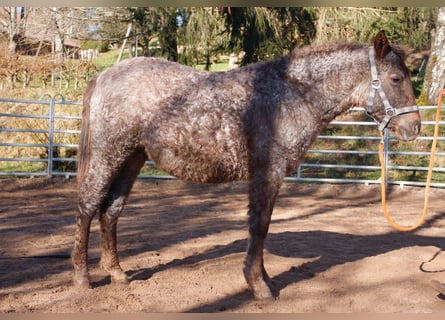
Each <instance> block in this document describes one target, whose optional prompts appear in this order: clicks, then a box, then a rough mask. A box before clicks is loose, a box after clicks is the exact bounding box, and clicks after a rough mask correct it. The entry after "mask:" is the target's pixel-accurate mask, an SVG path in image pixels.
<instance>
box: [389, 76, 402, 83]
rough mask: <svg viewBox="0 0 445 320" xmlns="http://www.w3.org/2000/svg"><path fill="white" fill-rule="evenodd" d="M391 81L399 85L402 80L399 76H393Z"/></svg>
mask: <svg viewBox="0 0 445 320" xmlns="http://www.w3.org/2000/svg"><path fill="white" fill-rule="evenodd" d="M391 81H392V83H394V84H398V83H400V82H401V81H402V79H401V78H400V77H399V76H396V75H393V76H391Z"/></svg>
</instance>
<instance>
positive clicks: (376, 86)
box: [366, 47, 419, 131]
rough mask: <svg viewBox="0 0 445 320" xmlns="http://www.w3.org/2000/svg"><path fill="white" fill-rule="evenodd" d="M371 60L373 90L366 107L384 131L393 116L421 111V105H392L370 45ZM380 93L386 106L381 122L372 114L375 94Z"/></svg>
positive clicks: (367, 111)
mask: <svg viewBox="0 0 445 320" xmlns="http://www.w3.org/2000/svg"><path fill="white" fill-rule="evenodd" d="M369 62H370V63H371V76H372V81H371V92H370V93H369V98H368V105H367V108H366V113H367V114H368V115H369V116H370V117H371V118H373V119H374V121H375V122H376V123H377V125H378V128H379V130H380V131H383V130H384V129H385V128H386V127H387V126H388V124H389V122H390V121H391V119H392V118H394V117H396V116H398V115H401V114H404V113H409V112H417V111H419V107H418V106H417V105H414V106H407V107H403V108H398V109H396V108H394V107H393V106H391V104H390V103H389V101H388V98H387V97H386V94H385V92H384V91H383V89H382V86H381V81H380V79H379V77H378V74H377V67H376V64H375V53H374V48H373V47H369ZM377 92H378V93H379V95H380V98H381V99H382V102H383V105H384V106H385V117H384V118H383V119H382V121H381V122H379V121H378V120H377V119H376V118H375V117H374V116H373V115H372V107H373V105H374V98H375V94H376V93H377Z"/></svg>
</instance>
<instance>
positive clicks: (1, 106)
mask: <svg viewBox="0 0 445 320" xmlns="http://www.w3.org/2000/svg"><path fill="white" fill-rule="evenodd" d="M81 108H82V104H81V103H80V102H70V101H66V100H65V98H64V97H63V96H62V95H55V96H49V95H44V96H42V97H41V98H40V100H38V101H34V100H19V99H2V98H0V163H1V165H0V176H11V177H12V176H25V177H30V176H65V177H67V178H68V177H71V176H75V175H76V172H75V163H76V153H77V148H78V144H77V143H78V136H79V134H80V130H79V128H80V122H81V117H80V114H81ZM435 108H436V107H435V106H422V107H420V110H421V113H426V112H428V111H429V110H434V109H435ZM352 112H360V113H363V108H354V109H353V110H352ZM434 123H435V122H434V121H428V120H426V121H422V127H423V128H425V127H428V126H430V127H431V126H433V125H434ZM440 124H441V125H443V124H445V121H441V122H440ZM356 126H358V127H360V128H366V127H368V128H371V129H372V130H371V131H372V132H373V133H372V134H369V133H367V134H368V135H360V134H352V135H345V134H342V135H327V134H323V135H320V136H319V137H318V139H317V141H316V143H315V144H314V146H313V147H311V149H310V150H309V151H308V153H307V155H306V157H305V159H304V161H303V163H302V164H301V165H300V166H299V167H298V169H297V170H296V172H295V173H294V174H292V175H290V176H289V177H286V180H287V181H308V182H329V183H365V184H371V183H380V180H379V177H380V175H379V171H380V166H379V163H378V160H377V159H378V158H377V154H378V151H377V148H378V143H379V141H380V140H381V137H380V136H379V132H378V130H377V129H376V128H375V127H376V125H375V124H374V122H373V121H371V120H369V121H356V120H344V119H342V120H335V121H333V122H331V123H330V127H331V128H334V129H335V128H338V127H343V128H345V127H356ZM367 132H369V130H367ZM432 139H433V138H432V134H431V136H429V135H426V136H425V135H422V136H420V137H419V138H418V139H417V140H416V141H418V143H426V144H428V143H430V142H431V141H432ZM395 140H396V139H395V137H390V141H395ZM443 141H445V137H444V136H440V137H439V142H443ZM329 144H334V146H333V148H328V145H329ZM346 144H350V145H351V144H352V145H354V144H357V145H360V144H363V145H364V147H363V146H361V147H357V148H350V147H348V148H346V147H345V145H346ZM30 150H31V151H30ZM429 155H430V153H429V151H428V150H420V151H419V150H407V151H405V150H394V151H391V150H388V156H389V159H392V158H391V157H393V158H394V157H413V159H414V158H415V159H414V160H413V163H418V162H419V160H422V161H421V162H422V165H418V164H413V165H406V164H404V165H398V164H397V161H390V164H389V166H388V172H395V173H396V172H411V173H412V176H413V177H415V176H416V175H418V174H419V172H423V173H425V172H426V171H427V170H428V164H427V163H425V162H426V161H425V159H424V158H427V160H428V161H429ZM339 156H342V157H346V159H347V160H348V159H353V158H352V157H355V158H354V161H355V160H357V159H360V163H352V162H353V161H352V162H351V163H349V161H346V162H344V161H343V163H339V161H338V159H337V158H338V157H339ZM443 157H445V152H442V151H440V150H439V151H438V152H436V159H438V160H436V165H435V167H434V170H433V172H434V173H436V174H438V175H439V178H438V181H435V182H433V183H432V186H433V187H445V179H444V180H442V179H441V176H440V175H441V174H444V173H445V168H443V167H442V166H441V164H443V163H444V162H445V158H443ZM330 159H331V160H330ZM363 160H369V161H367V163H363V162H364V161H363ZM393 162H394V163H393ZM147 166H149V167H153V166H154V164H153V162H151V161H147ZM317 170H318V171H321V174H320V173H317ZM351 172H354V174H353V175H352V176H351V174H350V173H351ZM357 172H358V173H361V174H363V173H364V172H370V173H372V175H371V176H369V177H365V178H363V177H357V175H359V174H357ZM395 176H397V174H395ZM139 177H141V178H157V179H171V178H173V177H171V176H168V175H164V174H159V173H156V174H153V173H147V171H145V172H142V173H141V174H140V175H139ZM444 177H445V175H444ZM442 181H444V182H442ZM388 183H389V184H398V185H418V186H424V185H425V182H424V181H421V180H419V179H417V180H416V179H413V178H412V177H411V178H410V179H402V180H398V179H396V178H395V179H391V178H389V179H388Z"/></svg>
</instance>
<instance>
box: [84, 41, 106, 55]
mask: <svg viewBox="0 0 445 320" xmlns="http://www.w3.org/2000/svg"><path fill="white" fill-rule="evenodd" d="M80 48H81V49H82V50H85V49H97V50H99V52H100V53H104V52H107V51H109V50H110V48H109V42H108V41H106V40H105V41H104V40H82V41H81V43H80Z"/></svg>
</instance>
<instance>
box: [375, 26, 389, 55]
mask: <svg viewBox="0 0 445 320" xmlns="http://www.w3.org/2000/svg"><path fill="white" fill-rule="evenodd" d="M373 41H374V50H375V55H376V56H377V57H379V58H383V57H384V56H386V55H387V54H388V52H390V51H391V46H390V45H389V41H388V38H386V34H385V31H383V30H382V31H380V32H379V33H377V35H376V36H375V38H374V40H373Z"/></svg>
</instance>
